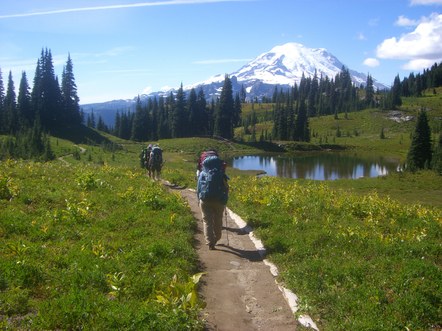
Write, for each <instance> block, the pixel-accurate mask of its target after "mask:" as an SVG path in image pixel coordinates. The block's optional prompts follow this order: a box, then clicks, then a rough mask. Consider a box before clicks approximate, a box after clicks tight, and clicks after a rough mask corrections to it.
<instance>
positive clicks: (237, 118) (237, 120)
mask: <svg viewBox="0 0 442 331" xmlns="http://www.w3.org/2000/svg"><path fill="white" fill-rule="evenodd" d="M240 124H241V97H240V95H239V93H236V95H235V99H234V102H233V127H236V126H239V125H240Z"/></svg>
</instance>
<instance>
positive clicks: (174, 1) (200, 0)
mask: <svg viewBox="0 0 442 331" xmlns="http://www.w3.org/2000/svg"><path fill="white" fill-rule="evenodd" d="M234 1H235V2H240V1H252V0H166V1H150V2H138V3H130V4H116V5H108V6H95V7H77V8H67V9H57V10H50V11H35V12H29V13H18V14H8V15H0V19H6V18H17V17H29V16H42V15H56V14H64V13H73V12H84V11H96V10H109V9H123V8H137V7H153V6H171V5H192V4H206V3H217V2H234Z"/></svg>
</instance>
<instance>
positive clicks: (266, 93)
mask: <svg viewBox="0 0 442 331" xmlns="http://www.w3.org/2000/svg"><path fill="white" fill-rule="evenodd" d="M342 68H347V69H348V71H349V73H350V76H351V80H352V82H353V83H354V84H355V85H357V86H359V85H365V83H366V81H367V75H365V74H363V73H360V72H357V71H355V70H352V69H350V68H348V67H347V66H345V65H344V64H343V63H342V62H341V61H339V59H338V58H336V57H335V56H334V55H333V54H332V53H330V52H328V51H327V49H325V48H308V47H306V46H304V45H302V44H299V43H295V42H289V43H286V44H283V45H277V46H275V47H273V48H272V49H271V50H270V51H268V52H264V53H262V54H260V55H259V56H257V57H256V58H255V59H253V60H252V61H250V62H249V63H247V64H245V65H244V66H242V67H241V68H239V69H238V70H237V71H234V72H232V73H230V74H227V75H228V76H229V77H230V79H231V81H232V90H233V93H234V94H236V93H237V92H239V91H241V89H243V88H244V89H245V91H246V95H247V97H246V99H247V100H255V99H258V100H261V99H262V98H265V97H267V98H269V97H271V96H272V94H273V92H274V89H275V87H276V86H278V87H280V88H282V89H285V88H290V87H293V86H294V85H295V84H297V85H299V83H300V81H301V79H302V77H306V78H308V77H310V78H313V77H314V75H315V74H316V75H317V77H318V79H320V78H321V76H322V77H324V76H327V77H329V78H330V79H334V78H335V76H336V75H337V74H339V73H340V72H341V70H342ZM372 78H373V82H374V83H373V84H374V87H375V89H380V90H382V89H387V86H386V85H384V84H382V83H379V82H377V81H376V79H375V78H374V77H372ZM224 79H225V74H218V75H215V76H212V77H209V78H208V79H207V80H204V81H202V82H197V83H194V84H191V85H187V86H183V89H184V90H185V91H186V92H188V91H190V90H191V89H192V88H195V89H199V88H201V89H202V90H203V92H204V95H205V96H206V98H207V99H214V98H217V97H218V96H219V95H220V93H221V89H222V86H223V83H224ZM176 90H177V89H170V90H167V91H157V92H152V93H149V94H143V95H140V98H141V99H142V100H147V99H148V98H150V97H159V96H165V95H169V94H170V93H174V92H176ZM136 100H137V97H134V98H133V99H127V100H112V101H108V102H104V103H95V104H86V105H82V106H81V107H82V109H83V111H84V112H85V113H89V112H91V111H92V109H93V111H94V114H99V115H101V116H102V118H103V120H104V122H105V123H106V124H109V116H104V113H103V112H104V110H106V109H107V110H108V112H111V113H113V116H110V117H114V116H115V113H116V110H118V108H119V107H120V108H119V110H127V109H128V108H129V109H131V110H133V109H134V108H135V102H136ZM106 115H107V114H106ZM111 123H112V124H113V122H111Z"/></svg>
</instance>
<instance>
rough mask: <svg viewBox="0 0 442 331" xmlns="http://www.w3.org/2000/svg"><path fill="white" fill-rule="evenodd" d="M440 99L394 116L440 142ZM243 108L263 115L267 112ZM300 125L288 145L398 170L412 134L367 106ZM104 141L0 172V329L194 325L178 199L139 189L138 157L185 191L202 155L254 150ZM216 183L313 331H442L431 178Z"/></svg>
mask: <svg viewBox="0 0 442 331" xmlns="http://www.w3.org/2000/svg"><path fill="white" fill-rule="evenodd" d="M439 94H440V93H439ZM439 94H436V95H433V94H431V95H428V96H426V97H425V98H422V99H421V98H419V99H412V98H408V99H405V100H404V106H403V109H402V111H403V112H404V113H405V114H410V115H413V114H416V113H417V111H419V110H420V109H422V107H424V108H426V109H428V110H430V111H429V114H430V116H429V118H430V121H431V122H430V125H431V127H432V129H433V130H435V131H436V132H437V130H440V117H441V116H442V108H441V107H440V106H439V103H440V96H439ZM422 102H424V103H422ZM249 108H250V107H249ZM254 109H255V111H256V112H257V114H258V115H260V116H266V112H268V111H270V110H271V106H265V107H264V106H261V107H259V106H257V105H255V108H254ZM247 111H251V109H246V112H245V115H246V114H247ZM310 126H311V129H312V133H313V137H312V142H311V143H310V144H304V145H302V146H301V145H299V146H296V148H302V149H309V148H313V149H315V148H318V146H319V148H323V147H324V146H328V145H335V146H340V147H344V148H347V149H354V150H355V151H357V152H358V153H359V152H360V151H365V152H369V153H376V154H382V155H385V156H389V157H390V156H391V157H398V158H400V159H401V160H404V159H405V156H406V153H407V151H408V147H409V143H410V136H411V132H412V130H413V128H414V124H413V122H403V123H397V122H394V121H392V120H391V119H389V118H388V117H387V112H383V111H379V110H374V109H371V110H370V109H368V110H364V111H361V112H357V113H350V114H348V116H347V117H345V116H343V114H340V115H339V116H338V119H335V118H334V117H333V116H327V117H321V118H312V119H311V120H310ZM259 129H265V130H271V126H270V125H269V124H268V123H260V124H258V130H259ZM338 129H339V131H340V133H339V135H338V134H337V132H338ZM237 130H242V128H239V129H237ZM381 131H383V132H384V135H385V136H384V138H383V139H381V137H380V134H381ZM90 136H91V137H94V136H95V135H94V134H93V133H90ZM103 136H105V138H107V143H95V144H93V145H90V144H89V145H86V144H84V143H83V142H82V141H81V140H80V139H78V141H76V144H74V143H72V142H71V141H68V140H63V139H60V138H55V137H51V146H52V149H53V151H54V154H55V155H56V157H57V159H56V160H55V161H53V162H49V163H34V162H26V161H6V162H2V163H0V212H1V218H0V238H1V240H0V254H1V259H0V327H1V328H3V329H30V330H33V329H34V330H40V329H97V330H98V329H125V330H143V329H145V330H151V329H155V330H181V329H193V330H198V329H202V328H203V325H202V324H203V321H201V320H200V319H199V318H198V312H199V309H200V308H201V307H202V305H203V303H201V302H200V301H199V300H197V299H196V285H197V282H198V280H199V278H200V277H201V275H200V274H195V273H196V272H197V271H198V269H197V261H196V253H195V251H194V249H193V247H192V238H193V233H194V231H195V221H194V219H193V217H192V216H191V213H190V211H189V208H188V206H187V205H186V203H185V202H183V201H182V200H181V198H180V197H179V196H177V195H175V194H172V193H170V192H167V191H166V190H165V189H164V188H163V187H162V186H161V185H160V184H159V183H156V182H152V181H150V180H148V178H147V177H146V174H145V170H143V169H141V168H140V164H139V155H140V152H141V149H142V148H143V147H144V146H146V145H147V144H148V143H158V144H159V145H160V146H161V147H162V148H163V150H164V159H165V164H164V168H163V173H162V176H163V178H164V179H166V180H168V181H170V182H171V183H174V184H177V185H182V186H187V187H190V188H194V187H195V185H196V179H195V169H196V168H195V167H196V160H197V158H198V155H199V153H200V152H201V151H202V150H203V149H207V148H216V149H217V150H218V151H219V152H220V154H221V156H222V157H223V158H229V157H232V156H235V155H246V154H257V153H262V150H260V149H259V148H257V147H256V146H255V147H252V146H251V145H250V144H245V143H243V144H240V143H226V142H222V141H219V140H214V139H209V138H185V139H167V140H160V141H158V142H143V143H135V142H129V141H126V140H122V139H118V138H115V137H112V136H110V135H106V134H103ZM257 136H259V131H257ZM109 141H110V142H112V143H113V144H112V145H109V144H108V142H109ZM277 144H281V145H282V146H288V145H287V142H275V145H277ZM295 153H296V151H295ZM227 172H228V175H229V176H230V177H232V180H231V182H230V187H231V192H230V201H229V207H230V208H232V209H233V210H234V211H235V212H238V213H239V214H240V215H242V216H243V218H244V219H245V220H246V221H247V222H248V223H249V225H251V226H253V227H254V228H256V233H257V234H258V236H259V237H261V239H262V240H263V241H264V244H265V246H266V247H267V249H268V252H269V258H270V259H271V260H273V261H274V262H275V263H276V264H277V265H278V268H279V269H280V271H281V276H280V277H281V280H282V281H283V282H284V283H285V284H286V285H287V286H288V287H289V288H290V289H292V290H293V291H294V292H295V293H296V294H298V295H299V297H300V310H299V312H298V313H300V314H301V313H308V314H310V315H311V316H312V317H313V319H314V320H315V322H317V323H318V325H319V326H320V329H321V330H398V329H410V330H412V329H413V330H430V329H437V328H440V327H441V325H442V321H441V319H440V316H442V312H441V308H440V307H442V303H441V295H440V284H441V283H442V276H441V272H440V269H441V261H440V250H441V244H440V243H441V231H440V230H441V210H442V199H441V198H440V197H441V196H442V181H441V180H440V176H437V175H436V174H435V173H434V172H431V171H423V172H418V173H398V174H390V175H388V176H383V177H379V178H362V179H358V180H336V181H330V182H321V183H318V182H314V181H308V180H292V179H281V178H269V177H264V178H260V179H258V178H255V177H253V176H251V174H250V173H247V172H242V171H239V170H237V169H230V168H229V169H228V170H227ZM192 275H193V276H192Z"/></svg>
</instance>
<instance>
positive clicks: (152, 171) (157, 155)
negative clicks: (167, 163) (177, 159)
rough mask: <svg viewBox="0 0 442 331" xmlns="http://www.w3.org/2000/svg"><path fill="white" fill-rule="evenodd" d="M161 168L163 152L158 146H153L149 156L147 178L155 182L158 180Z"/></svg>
mask: <svg viewBox="0 0 442 331" xmlns="http://www.w3.org/2000/svg"><path fill="white" fill-rule="evenodd" d="M162 167H163V150H162V149H161V148H160V146H158V145H154V146H153V147H152V150H151V152H150V156H149V176H150V177H151V178H153V179H155V180H160V175H161V168H162Z"/></svg>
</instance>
